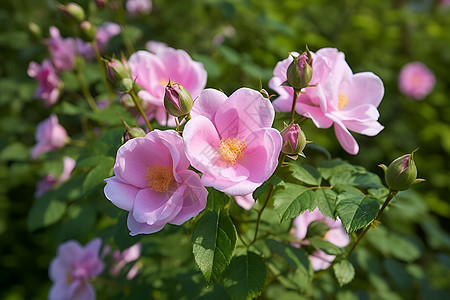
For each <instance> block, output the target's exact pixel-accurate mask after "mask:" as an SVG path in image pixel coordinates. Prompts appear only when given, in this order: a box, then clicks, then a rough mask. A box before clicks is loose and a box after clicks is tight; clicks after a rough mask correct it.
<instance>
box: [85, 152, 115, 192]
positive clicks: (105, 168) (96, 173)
mask: <svg viewBox="0 0 450 300" xmlns="http://www.w3.org/2000/svg"><path fill="white" fill-rule="evenodd" d="M113 166H114V158H112V157H105V158H104V159H102V160H101V161H99V162H98V165H97V166H96V167H95V168H93V169H92V170H91V171H89V173H88V174H87V175H86V179H85V180H84V182H83V193H84V194H85V195H88V194H90V193H92V192H93V191H94V190H95V189H97V188H99V187H100V186H101V185H104V184H105V178H108V177H110V176H111V175H112V168H113Z"/></svg>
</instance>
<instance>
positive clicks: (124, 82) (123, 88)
mask: <svg viewBox="0 0 450 300" xmlns="http://www.w3.org/2000/svg"><path fill="white" fill-rule="evenodd" d="M133 86H134V82H133V79H131V78H122V79H121V80H120V81H119V82H117V86H116V88H117V90H118V91H119V92H123V93H129V92H131V91H132V90H133Z"/></svg>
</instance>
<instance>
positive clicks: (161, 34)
mask: <svg viewBox="0 0 450 300" xmlns="http://www.w3.org/2000/svg"><path fill="white" fill-rule="evenodd" d="M61 2H62V3H66V2H67V1H61ZM75 2H77V3H79V4H80V5H82V6H83V7H84V8H85V9H86V11H87V12H88V15H90V16H92V18H93V22H94V23H97V24H100V23H102V22H103V21H114V22H122V23H123V24H125V27H124V30H125V34H124V35H121V36H117V37H115V38H113V40H112V41H111V43H110V49H109V53H110V54H112V53H116V54H120V52H123V53H124V54H125V55H126V56H127V57H128V56H129V55H130V54H131V53H130V52H131V51H132V48H130V47H128V49H127V48H125V47H123V45H124V44H128V45H132V47H133V48H134V49H135V50H138V49H145V45H146V43H147V42H148V41H160V42H163V43H166V44H167V45H168V46H170V47H173V48H179V49H184V50H186V51H187V52H188V53H189V54H190V55H191V57H192V58H193V59H194V60H197V61H200V62H202V63H203V64H204V66H205V68H206V70H207V72H208V83H207V87H213V88H217V89H221V90H223V91H224V92H225V93H226V94H231V93H232V92H233V91H234V90H236V89H238V88H239V87H242V86H246V87H251V88H255V89H258V87H259V82H260V79H261V81H262V84H263V87H264V88H266V89H267V90H269V88H268V81H269V79H270V78H271V77H272V72H273V68H274V67H275V65H276V63H277V62H278V61H280V60H283V59H285V58H287V57H288V53H289V52H290V51H298V52H301V51H303V50H304V48H305V45H308V47H309V49H310V50H311V51H317V50H318V49H320V48H323V47H336V48H338V49H339V50H340V51H342V52H344V53H345V55H346V60H347V62H348V64H349V65H350V67H351V68H352V70H353V72H354V73H356V72H364V71H371V72H373V73H375V74H376V75H378V76H379V77H380V78H381V79H382V81H383V82H384V85H385V96H384V99H383V101H382V102H381V105H380V106H379V112H380V119H379V121H380V123H381V124H382V125H384V126H385V129H384V130H383V131H382V132H381V133H380V134H378V135H377V136H375V137H367V136H363V135H358V134H354V136H355V137H356V139H357V141H358V143H359V145H360V151H359V154H358V155H356V156H351V155H349V154H347V153H346V152H345V151H344V150H343V149H342V148H341V147H340V145H339V144H338V142H337V140H336V138H335V136H334V131H333V130H332V129H326V130H324V129H317V128H315V127H314V125H313V124H312V122H310V121H308V122H306V123H305V125H304V127H303V130H304V132H305V133H306V135H307V138H308V139H309V140H313V141H314V142H315V143H316V144H318V145H320V146H323V147H324V148H326V149H328V151H329V152H330V154H331V156H332V157H340V158H343V159H345V160H348V161H350V162H351V163H352V164H356V165H361V166H363V167H364V168H366V169H368V170H369V171H371V172H374V173H376V174H378V175H380V176H383V174H382V170H381V169H380V168H378V167H377V165H378V164H380V163H384V164H389V163H390V162H391V161H392V160H393V159H395V158H397V157H398V156H400V155H403V154H406V153H411V152H412V151H413V150H414V149H416V148H419V150H418V151H417V152H416V154H415V160H416V164H417V167H418V175H419V177H420V178H425V179H426V182H425V183H422V184H420V185H417V186H415V187H414V188H413V191H410V192H405V193H402V194H400V195H399V200H400V199H401V200H403V201H399V200H398V201H396V202H395V203H394V206H393V208H392V209H391V211H390V212H389V214H388V215H389V216H388V217H387V218H386V220H385V223H386V225H387V227H388V228H390V229H391V230H392V231H391V233H389V234H388V233H385V232H384V231H383V230H378V231H374V232H375V233H371V234H369V235H368V237H367V243H365V247H364V248H362V250H361V251H358V252H357V255H356V257H355V260H356V261H355V263H356V265H357V266H358V268H357V275H356V277H357V278H356V279H355V280H354V281H353V282H352V283H351V284H350V285H348V286H346V288H345V289H344V290H340V292H339V293H338V294H336V295H337V296H336V297H337V298H340V299H357V298H360V299H449V297H450V291H449V289H450V281H449V278H450V235H449V231H450V219H449V218H450V196H449V195H450V99H449V95H450V71H449V70H450V4H448V3H447V4H446V3H445V2H448V1H437V0H409V1H407V0H396V1H379V0H366V1H358V0H315V1H303V0H284V1H273V0H257V1H256V0H196V1H186V0H173V1H163V0H153V1H152V2H153V7H152V11H151V12H150V13H148V14H145V15H141V16H137V17H130V16H128V15H126V14H122V15H115V14H114V13H113V12H112V10H111V9H109V7H108V3H107V4H106V6H105V7H104V8H99V7H98V6H97V4H96V2H95V1H93V0H92V1H88V0H85V1H75ZM107 2H108V1H107ZM109 2H111V3H114V4H115V5H124V2H125V0H123V1H112V0H110V1H109ZM56 4H57V1H53V0H33V1H29V0H15V1H2V2H1V3H0V49H1V50H0V51H1V53H0V118H1V119H0V268H1V272H0V298H1V299H8V300H13V299H44V298H46V295H47V293H48V289H49V287H50V284H51V283H50V281H49V280H48V275H47V268H48V263H49V261H50V260H51V259H52V258H53V257H54V256H55V249H56V246H57V244H58V243H59V242H60V240H59V238H55V235H53V234H54V232H56V231H54V229H52V228H49V229H41V230H37V231H34V232H30V231H29V229H28V227H27V216H28V212H29V210H30V207H31V205H32V204H33V202H34V199H35V198H34V192H35V186H36V182H37V181H38V180H39V179H40V177H41V176H42V170H41V168H42V165H41V164H40V163H39V162H34V161H32V160H31V159H30V149H31V147H32V146H33V145H34V143H35V140H34V132H35V127H36V124H38V123H39V122H40V121H41V120H42V119H44V118H45V117H46V116H47V115H48V109H47V108H45V107H44V106H43V105H42V101H38V100H36V99H35V98H34V96H33V94H34V90H35V88H36V82H35V80H34V79H32V78H29V77H28V76H27V67H28V64H29V62H30V61H32V60H34V61H42V59H43V58H45V57H47V56H48V52H47V48H46V46H45V45H44V44H43V43H42V39H40V38H38V37H37V36H36V34H33V32H31V31H30V30H29V24H30V22H33V23H35V24H36V25H37V26H38V27H39V28H40V29H41V34H42V36H43V37H44V38H45V37H48V28H49V27H50V26H52V25H53V26H57V27H58V28H59V29H60V30H61V34H62V35H63V36H68V35H69V34H70V31H69V29H68V26H66V24H65V23H64V20H63V18H62V17H61V13H60V11H59V10H58V8H57V6H56ZM412 61H420V62H422V63H424V64H425V65H426V66H427V67H428V68H429V69H430V70H432V72H433V73H434V76H435V78H436V84H435V86H434V89H433V91H432V92H431V93H430V94H429V95H427V96H426V97H425V98H424V99H423V100H420V101H418V100H414V99H412V98H411V97H408V96H406V95H403V94H402V93H401V92H400V90H399V87H398V75H399V72H400V70H401V68H402V67H403V66H404V65H405V64H406V63H409V62H412ZM94 79H95V78H94ZM97 79H98V78H97ZM269 91H270V90H269ZM272 92H273V91H272ZM61 119H62V121H63V122H64V121H65V122H66V124H69V125H70V118H69V117H64V116H62V117H61ZM70 130H71V128H70V126H69V128H68V131H69V132H70ZM103 200H104V199H101V198H100V199H99V200H98V201H103ZM75 226H77V224H75ZM88 230H89V229H88ZM82 242H83V243H85V242H86V241H85V240H83V241H82ZM320 280H323V282H322V284H323V285H324V286H325V284H326V280H327V278H326V277H325V278H324V279H320ZM175 282H176V280H175ZM175 284H178V285H179V284H180V283H175ZM192 284H194V283H192ZM182 288H183V287H182ZM182 288H181V289H182ZM276 294H277V290H276V288H272V289H269V290H268V291H267V294H266V295H265V296H264V297H267V298H271V295H276ZM322 295H323V294H320V293H319V294H318V295H312V296H311V297H312V298H321V297H322ZM417 295H419V296H417ZM168 297H169V296H168ZM184 297H188V296H186V294H184ZM352 297H356V298H352ZM169 298H170V297H169ZM186 299H190V298H189V297H188V298H186ZM287 299H288V298H287ZM292 299H294V298H292ZM299 299H301V298H299Z"/></svg>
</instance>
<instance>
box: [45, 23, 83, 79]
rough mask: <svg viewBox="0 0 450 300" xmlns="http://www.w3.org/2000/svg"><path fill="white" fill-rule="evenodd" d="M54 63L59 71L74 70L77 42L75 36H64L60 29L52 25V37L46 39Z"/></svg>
mask: <svg viewBox="0 0 450 300" xmlns="http://www.w3.org/2000/svg"><path fill="white" fill-rule="evenodd" d="M45 44H46V45H47V47H48V50H49V51H50V57H51V59H52V62H53V65H54V66H55V68H56V70H58V71H66V70H72V69H73V67H74V64H75V53H76V51H75V50H76V49H75V47H76V42H75V39H73V38H65V39H64V38H62V37H61V34H60V33H59V29H58V28H56V27H55V26H51V27H50V38H49V39H46V40H45Z"/></svg>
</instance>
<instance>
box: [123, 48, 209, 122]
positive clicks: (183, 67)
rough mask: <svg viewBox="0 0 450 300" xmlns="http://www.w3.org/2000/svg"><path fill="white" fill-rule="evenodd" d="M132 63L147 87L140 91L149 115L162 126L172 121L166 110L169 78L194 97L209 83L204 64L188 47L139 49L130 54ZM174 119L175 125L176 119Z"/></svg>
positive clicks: (135, 74)
mask: <svg viewBox="0 0 450 300" xmlns="http://www.w3.org/2000/svg"><path fill="white" fill-rule="evenodd" d="M128 65H129V66H130V68H131V74H132V76H133V78H136V83H137V84H139V85H141V86H142V87H143V88H144V90H141V91H140V92H139V97H141V98H142V99H143V100H144V101H145V102H146V106H147V109H146V112H147V113H148V114H149V118H152V117H155V118H156V120H157V121H158V123H159V124H161V125H166V124H167V122H168V120H167V113H166V110H165V109H164V91H165V86H166V85H167V83H168V81H169V78H170V80H171V81H172V82H174V83H179V84H181V85H182V86H183V87H184V88H185V89H186V90H188V91H189V93H190V94H191V96H192V98H193V99H195V98H196V97H197V96H198V95H199V94H200V92H201V91H202V90H203V89H204V87H205V85H206V78H207V73H206V70H205V68H204V67H203V64H202V63H199V62H196V61H193V60H192V59H191V57H190V56H189V54H187V53H186V51H184V50H177V49H173V48H170V47H167V48H165V49H161V51H158V52H157V53H155V54H154V53H150V52H148V51H137V52H135V53H133V54H132V55H131V56H130V59H129V60H128ZM170 120H172V122H171V124H172V125H174V124H175V123H174V121H173V120H174V118H170Z"/></svg>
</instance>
